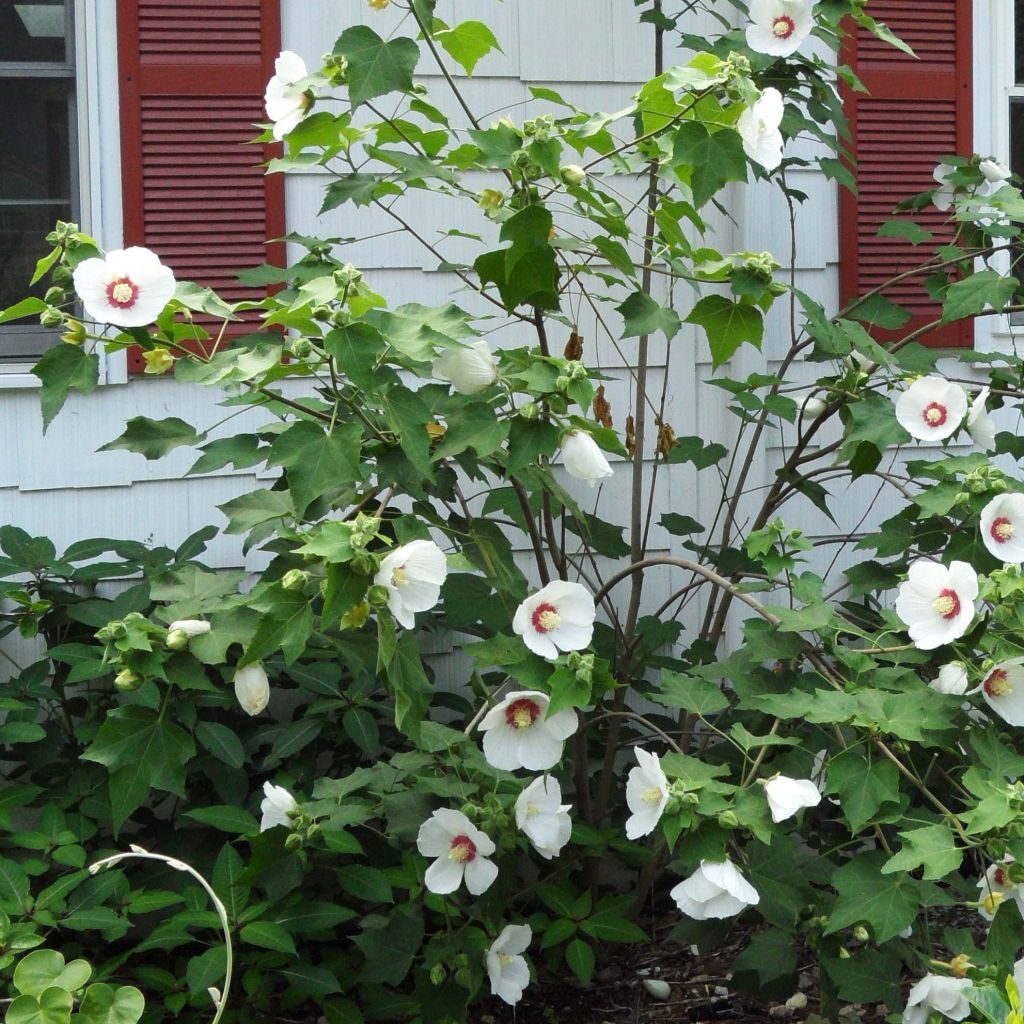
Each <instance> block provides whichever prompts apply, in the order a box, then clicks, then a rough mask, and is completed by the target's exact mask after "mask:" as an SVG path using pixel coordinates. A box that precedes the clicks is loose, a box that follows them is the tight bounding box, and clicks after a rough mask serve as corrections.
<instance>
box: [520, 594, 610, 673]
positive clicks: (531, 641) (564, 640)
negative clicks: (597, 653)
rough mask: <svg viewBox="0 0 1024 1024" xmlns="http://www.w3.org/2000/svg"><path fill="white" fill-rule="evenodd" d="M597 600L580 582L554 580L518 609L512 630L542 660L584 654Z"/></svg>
mask: <svg viewBox="0 0 1024 1024" xmlns="http://www.w3.org/2000/svg"><path fill="white" fill-rule="evenodd" d="M596 614H597V613H596V611H595V609H594V598H593V596H592V595H591V593H590V591H589V590H587V588H586V587H584V586H583V585H582V584H580V583H568V582H566V581H565V580H553V581H552V582H551V583H549V584H548V585H547V586H546V587H542V588H541V589H540V590H538V591H537V592H536V593H535V594H531V595H530V596H529V597H528V598H527V599H526V600H525V601H523V603H522V604H521V605H520V606H519V607H518V608H517V609H516V614H515V617H514V618H513V619H512V631H513V632H514V633H515V634H516V635H517V636H521V637H522V638H523V643H525V644H526V646H527V647H528V648H529V649H530V650H531V651H533V653H534V654H539V655H540V656H541V657H542V658H557V657H558V652H559V651H581V650H583V648H585V647H589V646H590V641H591V638H592V637H593V635H594V619H595V617H596Z"/></svg>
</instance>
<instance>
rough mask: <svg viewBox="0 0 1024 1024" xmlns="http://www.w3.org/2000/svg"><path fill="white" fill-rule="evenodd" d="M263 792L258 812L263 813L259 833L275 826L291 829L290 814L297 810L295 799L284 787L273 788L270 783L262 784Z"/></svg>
mask: <svg viewBox="0 0 1024 1024" xmlns="http://www.w3.org/2000/svg"><path fill="white" fill-rule="evenodd" d="M263 792H264V794H265V796H264V797H263V802H262V803H261V804H260V810H261V811H262V812H263V817H262V819H261V820H260V831H261V832H266V831H267V829H268V828H274V827H276V826H277V825H284V826H285V828H291V827H292V814H294V812H295V811H297V810H298V809H299V805H298V804H297V803H296V802H295V797H293V796H292V795H291V793H289V792H288V790H287V789H285V788H284V786H275V785H274V784H273V783H272V782H264V783H263Z"/></svg>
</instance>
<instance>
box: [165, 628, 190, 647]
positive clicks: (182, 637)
mask: <svg viewBox="0 0 1024 1024" xmlns="http://www.w3.org/2000/svg"><path fill="white" fill-rule="evenodd" d="M164 646H165V647H166V648H167V649H168V650H169V651H183V650H184V649H185V648H186V647H188V633H186V632H185V630H183V629H172V630H171V631H170V632H169V633H168V634H167V639H166V640H165V641H164Z"/></svg>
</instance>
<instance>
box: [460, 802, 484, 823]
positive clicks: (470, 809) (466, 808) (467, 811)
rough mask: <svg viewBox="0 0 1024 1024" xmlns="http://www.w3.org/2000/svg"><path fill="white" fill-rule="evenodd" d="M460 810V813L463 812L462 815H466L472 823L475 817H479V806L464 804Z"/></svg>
mask: <svg viewBox="0 0 1024 1024" xmlns="http://www.w3.org/2000/svg"><path fill="white" fill-rule="evenodd" d="M459 810H460V811H462V813H463V814H464V815H465V816H466V817H467V818H469V820H470V821H472V820H473V819H474V818H475V817H476V816H477V815H478V814H479V813H480V808H479V807H477V805H476V804H471V803H468V802H467V803H464V804H463V805H462V806H461V807H460V808H459Z"/></svg>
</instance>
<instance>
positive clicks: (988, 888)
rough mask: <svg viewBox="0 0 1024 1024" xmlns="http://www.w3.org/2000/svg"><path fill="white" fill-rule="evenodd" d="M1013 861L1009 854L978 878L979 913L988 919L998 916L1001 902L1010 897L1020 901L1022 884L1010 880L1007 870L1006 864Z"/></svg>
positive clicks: (990, 865)
mask: <svg viewBox="0 0 1024 1024" xmlns="http://www.w3.org/2000/svg"><path fill="white" fill-rule="evenodd" d="M1012 863H1013V858H1012V857H1011V856H1010V855H1009V854H1007V855H1006V856H1005V857H1003V859H1002V861H1001V862H1000V863H998V864H989V866H988V867H987V868H986V869H985V874H983V875H982V876H981V878H979V879H978V913H979V914H981V916H982V917H983V918H984V919H985V920H986V921H991V920H992V919H993V918H994V917H995V916H996V911H997V910H998V909H999V904H1000V903H1002V902H1003V901H1004V900H1005V899H1007V898H1008V897H1009V898H1010V899H1015V900H1017V901H1018V903H1019V902H1020V899H1021V894H1020V886H1018V885H1016V884H1015V883H1014V882H1011V881H1010V876H1009V873H1008V872H1007V870H1006V866H1007V865H1008V864H1012Z"/></svg>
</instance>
